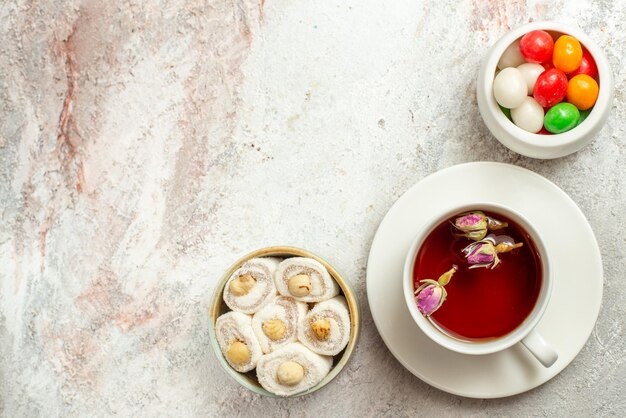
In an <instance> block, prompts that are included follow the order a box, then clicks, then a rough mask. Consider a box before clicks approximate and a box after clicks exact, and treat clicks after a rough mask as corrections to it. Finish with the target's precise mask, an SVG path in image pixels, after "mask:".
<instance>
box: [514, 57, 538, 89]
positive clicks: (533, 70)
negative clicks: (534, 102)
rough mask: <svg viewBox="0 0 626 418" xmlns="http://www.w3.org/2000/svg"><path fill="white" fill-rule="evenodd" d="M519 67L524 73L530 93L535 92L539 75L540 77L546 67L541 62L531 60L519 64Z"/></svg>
mask: <svg viewBox="0 0 626 418" xmlns="http://www.w3.org/2000/svg"><path fill="white" fill-rule="evenodd" d="M517 69H518V70H519V71H520V72H521V73H522V77H524V81H526V87H527V90H528V94H533V89H534V88H535V82H536V81H537V77H539V75H540V74H541V73H543V72H544V71H545V69H544V68H543V67H542V66H541V65H539V64H533V63H530V62H526V63H524V64H522V65H520V66H518V67H517Z"/></svg>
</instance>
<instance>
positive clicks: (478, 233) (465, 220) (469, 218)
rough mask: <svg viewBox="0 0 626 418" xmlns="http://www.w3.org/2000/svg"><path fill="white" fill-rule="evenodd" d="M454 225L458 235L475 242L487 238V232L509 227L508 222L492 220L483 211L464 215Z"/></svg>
mask: <svg viewBox="0 0 626 418" xmlns="http://www.w3.org/2000/svg"><path fill="white" fill-rule="evenodd" d="M453 225H454V228H455V229H456V230H457V231H458V235H460V236H463V237H466V238H469V239H471V240H474V241H480V240H481V239H483V238H485V236H486V235H487V231H495V230H497V229H501V228H505V227H506V226H508V224H507V223H506V222H501V221H499V220H497V219H494V218H491V217H489V216H487V215H485V214H484V213H483V212H481V211H474V212H468V213H464V214H463V215H460V216H458V217H457V218H456V219H455V220H454V224H453Z"/></svg>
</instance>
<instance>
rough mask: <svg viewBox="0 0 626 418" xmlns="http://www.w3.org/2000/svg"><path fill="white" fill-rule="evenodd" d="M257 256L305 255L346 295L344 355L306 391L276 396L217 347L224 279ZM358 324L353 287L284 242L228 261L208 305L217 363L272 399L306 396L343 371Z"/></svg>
mask: <svg viewBox="0 0 626 418" xmlns="http://www.w3.org/2000/svg"><path fill="white" fill-rule="evenodd" d="M257 257H284V258H290V257H308V258H312V259H314V260H316V261H318V262H319V263H320V264H322V265H323V266H324V267H325V268H326V270H328V273H329V274H330V275H331V277H332V278H333V279H334V280H335V281H336V282H337V284H338V285H339V287H340V288H341V291H342V292H343V296H344V297H345V298H346V302H347V303H348V310H349V312H350V339H349V340H348V345H347V346H346V348H345V349H344V350H343V354H341V357H337V356H333V362H334V361H336V359H337V358H338V361H337V363H336V364H334V365H333V368H332V369H331V370H330V372H329V373H328V374H327V375H326V376H325V377H324V379H322V381H320V382H319V383H318V384H317V385H315V386H313V387H312V388H310V389H307V390H305V391H302V392H299V393H295V394H293V395H289V396H279V395H276V394H274V393H271V392H269V391H267V390H265V389H264V388H263V387H262V386H261V385H260V384H259V383H258V381H257V380H256V379H253V378H252V377H250V376H248V375H247V374H245V373H239V372H237V371H236V370H234V369H233V368H232V367H230V365H229V364H228V362H227V361H226V359H225V358H224V356H223V355H222V351H221V350H220V348H219V345H218V343H217V336H216V334H215V324H216V321H217V318H218V317H219V315H220V313H225V312H222V301H223V298H222V293H223V291H224V286H225V285H226V282H227V281H228V279H229V278H230V276H231V275H232V274H233V273H234V272H235V270H237V269H238V268H239V267H241V265H242V264H243V263H245V262H246V261H248V260H250V259H253V258H257ZM360 325H361V321H360V308H359V304H358V300H357V297H356V293H355V292H354V289H353V288H352V286H351V285H350V283H349V282H348V281H346V280H345V279H344V278H343V276H342V275H341V274H340V273H339V272H338V271H337V270H336V269H335V268H334V267H333V266H332V265H331V264H330V263H328V262H327V261H326V260H325V259H323V258H321V257H319V256H318V255H316V254H314V253H312V252H310V251H307V250H304V249H302V248H298V247H292V246H286V245H277V246H270V247H264V248H260V249H258V250H254V251H251V252H249V253H247V254H246V255H244V256H242V257H240V258H239V259H238V260H237V261H235V262H234V263H233V264H231V266H230V267H229V268H228V269H227V270H226V271H225V273H224V274H223V275H222V277H221V278H220V280H219V281H218V284H217V286H216V287H215V290H214V291H213V297H212V299H211V306H210V308H209V340H210V343H211V346H212V347H213V353H214V354H215V356H216V357H217V359H218V362H219V363H220V364H221V365H222V368H223V369H224V370H226V372H227V373H228V375H230V377H232V378H233V379H235V381H237V382H238V383H239V384H240V385H241V386H243V387H245V388H246V389H249V390H251V391H252V392H254V393H257V394H259V395H264V396H268V397H272V398H295V397H299V396H304V395H308V394H311V393H313V392H316V391H318V390H319V389H321V388H323V387H324V386H326V385H327V384H328V383H330V382H331V381H332V380H333V379H334V378H335V377H336V376H337V375H338V374H339V373H340V372H341V371H342V370H343V368H344V367H345V365H346V364H347V363H348V361H349V360H350V358H351V357H352V354H353V353H354V350H355V348H356V344H357V341H358V339H359V334H360Z"/></svg>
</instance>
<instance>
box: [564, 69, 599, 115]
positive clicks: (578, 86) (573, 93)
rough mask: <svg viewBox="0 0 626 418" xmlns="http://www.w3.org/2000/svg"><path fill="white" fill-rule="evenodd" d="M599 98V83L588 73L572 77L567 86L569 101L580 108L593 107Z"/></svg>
mask: <svg viewBox="0 0 626 418" xmlns="http://www.w3.org/2000/svg"><path fill="white" fill-rule="evenodd" d="M597 99H598V83H596V80H594V79H593V78H591V77H589V76H588V75H587V74H578V75H577V76H575V77H572V78H571V80H570V81H569V84H568V86H567V101H568V102H570V103H571V104H573V105H574V106H576V107H577V108H578V109H579V110H587V109H590V108H591V107H593V105H594V104H595V103H596V100H597Z"/></svg>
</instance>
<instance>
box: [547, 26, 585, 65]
mask: <svg viewBox="0 0 626 418" xmlns="http://www.w3.org/2000/svg"><path fill="white" fill-rule="evenodd" d="M582 60H583V48H582V46H580V42H578V39H576V38H574V37H573V36H569V35H562V36H561V37H559V39H557V40H556V42H555V43H554V56H553V57H552V63H553V64H554V67H555V68H558V69H559V70H561V71H563V72H564V73H571V72H572V71H574V70H576V69H577V68H578V67H579V66H580V63H581V62H582Z"/></svg>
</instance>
